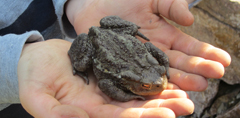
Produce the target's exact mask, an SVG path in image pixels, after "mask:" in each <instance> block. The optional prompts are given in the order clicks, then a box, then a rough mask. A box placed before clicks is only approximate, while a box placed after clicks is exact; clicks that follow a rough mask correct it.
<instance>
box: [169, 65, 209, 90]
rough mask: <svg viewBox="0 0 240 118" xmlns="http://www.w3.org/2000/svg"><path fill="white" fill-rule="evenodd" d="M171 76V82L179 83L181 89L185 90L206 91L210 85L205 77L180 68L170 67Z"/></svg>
mask: <svg viewBox="0 0 240 118" xmlns="http://www.w3.org/2000/svg"><path fill="white" fill-rule="evenodd" d="M170 76H171V78H170V80H169V82H171V83H174V84H176V85H178V87H179V88H180V89H182V90H185V91H204V90H205V89H206V88H207V86H208V82H207V80H206V79H205V78H204V77H202V76H200V75H196V74H191V73H186V72H184V71H181V70H178V69H174V68H170Z"/></svg>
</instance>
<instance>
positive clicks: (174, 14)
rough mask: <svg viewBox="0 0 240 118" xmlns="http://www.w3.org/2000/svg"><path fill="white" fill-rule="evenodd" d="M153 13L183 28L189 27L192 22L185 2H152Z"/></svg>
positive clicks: (191, 16)
mask: <svg viewBox="0 0 240 118" xmlns="http://www.w3.org/2000/svg"><path fill="white" fill-rule="evenodd" d="M153 12H154V13H159V14H161V15H163V16H164V17H166V18H168V19H170V20H173V21H175V22H176V23H178V24H180V25H184V26H188V25H191V24H192V23H193V21H194V17H193V15H192V14H191V12H190V11H189V9H188V3H187V2H186V0H154V2H153Z"/></svg>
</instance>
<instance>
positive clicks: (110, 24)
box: [100, 16, 149, 41]
mask: <svg viewBox="0 0 240 118" xmlns="http://www.w3.org/2000/svg"><path fill="white" fill-rule="evenodd" d="M100 25H101V28H104V29H111V30H113V31H115V32H118V33H123V34H129V35H132V36H136V35H137V36H139V37H141V38H143V39H145V40H147V41H149V39H148V38H147V37H146V36H144V35H143V34H142V33H141V32H139V31H138V29H140V27H139V26H137V25H136V24H134V23H132V22H129V21H126V20H123V19H121V18H120V17H118V16H106V17H104V18H102V19H101V20H100Z"/></svg>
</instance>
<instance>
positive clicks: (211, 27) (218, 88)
mask: <svg viewBox="0 0 240 118" xmlns="http://www.w3.org/2000/svg"><path fill="white" fill-rule="evenodd" d="M190 11H191V12H192V13H193V15H194V17H195V21H194V24H193V25H191V26H189V27H183V26H180V25H177V24H175V23H173V22H170V23H171V24H174V25H175V26H176V27H177V28H179V29H180V30H181V31H183V32H185V33H187V34H189V35H190V36H192V37H195V38H196V39H198V40H200V41H203V42H207V43H210V44H212V45H214V46H216V47H219V48H221V49H223V50H225V51H227V52H228V53H229V54H230V55H231V58H232V62H231V65H230V66H229V67H227V68H225V75H224V76H223V77H222V78H221V79H219V80H216V79H208V82H209V86H208V88H207V90H206V91H204V92H188V93H189V96H190V99H191V100H192V101H193V102H194V104H195V111H194V113H193V114H192V115H189V116H182V117H183V118H206V117H211V118H216V117H217V118H230V117H232V118H236V117H239V115H240V69H239V67H240V61H239V60H240V2H233V0H203V1H202V2H200V3H199V4H198V5H197V6H196V7H193V8H192V9H191V10H190Z"/></svg>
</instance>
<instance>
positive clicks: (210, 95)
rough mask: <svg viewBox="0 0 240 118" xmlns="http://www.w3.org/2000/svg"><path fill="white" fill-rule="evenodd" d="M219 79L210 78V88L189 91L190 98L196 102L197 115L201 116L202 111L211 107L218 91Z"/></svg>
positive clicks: (195, 110)
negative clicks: (201, 90) (200, 90)
mask: <svg viewBox="0 0 240 118" xmlns="http://www.w3.org/2000/svg"><path fill="white" fill-rule="evenodd" d="M219 82H220V81H219V80H217V79H209V80H208V88H207V89H206V90H205V91H203V92H187V93H188V95H189V96H190V99H191V100H192V101H193V102H194V105H195V109H194V113H195V114H196V116H197V117H200V116H201V113H202V111H204V109H205V108H207V107H209V106H210V104H211V102H212V100H213V99H214V97H215V96H216V94H217V92H218V85H219Z"/></svg>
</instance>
